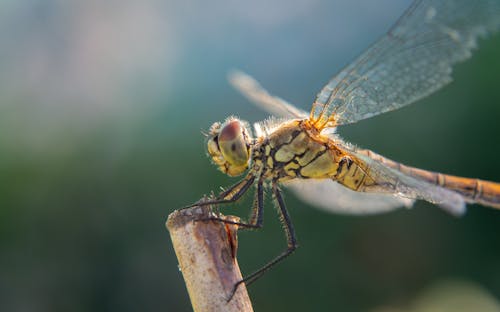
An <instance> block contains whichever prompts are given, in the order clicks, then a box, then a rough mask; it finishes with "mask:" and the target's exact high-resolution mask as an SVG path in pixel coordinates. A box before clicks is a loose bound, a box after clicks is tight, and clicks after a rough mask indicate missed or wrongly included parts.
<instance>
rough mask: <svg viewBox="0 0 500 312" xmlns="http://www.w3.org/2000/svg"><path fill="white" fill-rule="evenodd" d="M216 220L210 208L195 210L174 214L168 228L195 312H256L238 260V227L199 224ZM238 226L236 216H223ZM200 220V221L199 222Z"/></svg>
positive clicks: (194, 208) (220, 223)
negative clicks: (239, 282) (208, 219)
mask: <svg viewBox="0 0 500 312" xmlns="http://www.w3.org/2000/svg"><path fill="white" fill-rule="evenodd" d="M210 217H213V215H212V213H211V212H210V210H209V209H208V208H202V207H193V208H189V209H184V210H179V211H174V212H173V213H171V214H170V215H169V216H168V220H167V224H166V225H167V228H168V230H169V232H170V237H171V238H172V243H173V245H174V249H175V253H176V255H177V259H178V261H179V267H180V270H181V271H182V275H183V276H184V281H185V283H186V287H187V289H188V293H189V297H190V299H191V304H192V306H193V310H194V311H195V312H206V311H244V312H248V311H253V308H252V304H251V302H250V298H249V297H248V293H247V289H246V287H245V284H241V285H239V286H238V288H237V290H236V292H235V294H234V296H233V298H232V299H231V300H230V301H229V302H228V299H229V298H230V296H231V294H232V293H233V290H234V286H235V284H236V283H237V282H238V281H240V280H241V279H242V277H241V273H240V269H239V267H238V261H237V260H236V249H237V244H238V243H237V235H236V232H237V230H238V227H237V226H236V225H232V224H228V223H224V222H221V221H199V220H207V218H210ZM217 217H219V218H224V219H226V220H229V221H233V222H238V221H239V218H238V217H234V216H226V217H224V216H220V215H218V216H217ZM197 220H198V221H197Z"/></svg>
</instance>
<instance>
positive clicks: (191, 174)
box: [0, 0, 500, 311]
mask: <svg viewBox="0 0 500 312" xmlns="http://www.w3.org/2000/svg"><path fill="white" fill-rule="evenodd" d="M408 4H409V1H407V0H406V1H401V0H380V1H369V0H362V1H361V0H360V1H347V0H336V1H326V0H324V1H321V0H313V1H310V0H307V1H305V0H301V1H293V2H290V1H285V0H278V1H273V2H269V1H263V0H258V1H247V2H241V1H231V0H214V1H199V0H188V1H168V0H167V1H159V0H146V1H140V2H139V1H98V0H91V1H62V0H53V1H48V0H47V1H35V0H32V1H14V0H6V1H2V2H1V3H0V42H1V43H0V311H190V310H191V307H190V304H189V299H188V296H187V292H186V289H185V286H184V284H183V281H182V277H181V274H180V272H179V271H178V269H177V262H176V258H175V255H174V252H173V249H172V246H171V243H170V239H169V236H168V233H167V231H166V229H165V227H164V223H165V221H166V218H167V216H168V214H169V213H170V212H171V211H173V210H174V209H176V208H179V207H181V206H183V205H186V204H189V203H192V202H194V201H196V200H197V199H199V198H200V197H201V196H202V195H203V194H208V193H209V192H210V191H212V190H218V188H219V187H220V186H227V185H230V184H232V183H234V182H235V180H234V179H231V178H229V177H226V176H224V175H223V174H221V173H219V172H218V171H217V170H216V168H215V167H214V166H212V165H211V164H210V162H209V160H208V158H207V157H206V155H205V149H204V138H203V136H202V135H201V131H202V130H206V129H207V128H208V127H209V126H210V125H211V123H212V122H214V121H218V120H222V119H224V118H225V117H226V116H227V115H230V114H234V115H237V116H240V117H242V118H244V119H246V120H249V121H250V122H254V121H258V120H261V119H264V118H266V117H267V115H266V113H264V112H262V111H259V110H258V108H256V107H254V106H252V105H251V104H249V103H248V102H247V101H246V100H245V99H244V98H243V97H242V96H241V95H239V94H238V93H237V92H236V91H235V90H233V89H232V88H231V87H230V86H229V85H228V83H227V82H226V73H227V71H228V70H230V69H232V68H240V69H243V70H245V71H247V72H248V73H250V74H251V75H253V76H255V77H256V78H258V79H259V80H260V81H261V82H262V84H263V85H264V86H265V87H266V88H268V89H269V90H271V91H272V92H274V93H275V94H277V95H279V96H281V97H283V98H285V99H287V100H289V101H290V102H292V103H295V104H296V105H297V106H299V107H301V108H303V109H308V108H309V105H310V103H311V101H312V99H313V98H314V95H315V93H316V92H317V91H319V89H320V88H321V87H322V86H323V84H324V83H326V81H327V80H328V79H329V78H330V77H331V76H332V75H333V74H335V73H336V72H337V71H339V70H340V69H341V68H342V67H343V66H345V65H346V64H348V63H349V62H350V61H351V60H352V59H353V58H354V57H355V56H356V55H358V54H359V53H360V52H362V51H363V50H364V49H365V48H366V47H367V46H368V45H369V44H370V43H371V42H373V41H374V40H375V39H376V38H377V37H379V36H381V35H382V34H383V33H384V32H385V31H386V30H387V29H388V28H389V27H390V25H391V24H392V23H393V22H394V21H395V20H396V19H397V17H398V16H399V15H400V14H401V13H402V12H403V11H404V9H405V8H406V7H407V6H408ZM499 51H500V36H499V35H496V36H494V37H491V38H490V39H489V40H482V41H481V42H480V50H479V51H477V53H475V54H474V57H473V58H472V59H471V60H469V61H468V62H466V63H464V64H461V65H459V66H458V67H456V70H455V72H454V78H455V82H454V83H453V84H452V85H450V86H447V87H446V88H444V89H443V90H442V91H440V92H438V93H437V94H435V95H433V96H431V97H429V98H427V99H425V100H423V101H420V103H418V105H413V106H410V107H407V108H404V109H401V110H400V111H397V112H393V113H388V114H385V115H383V116H380V117H377V118H373V119H370V120H366V121H363V122H360V123H359V124H356V125H352V126H348V127H344V128H342V129H340V133H341V134H342V135H344V137H346V138H347V139H348V140H350V141H352V142H355V143H356V144H358V145H360V146H363V147H367V148H371V149H373V150H375V151H377V152H379V153H381V154H383V155H385V156H387V157H390V158H393V159H395V160H399V161H401V162H403V163H406V164H409V165H413V166H417V167H422V168H426V169H431V170H436V171H441V172H446V173H451V174H457V175H463V176H471V177H480V178H483V179H488V180H496V181H499V180H500V164H499V162H498V157H499V156H498V155H500V142H499V139H498V138H499V135H500V126H499V123H498V120H499V118H500V89H499V79H500V76H499V72H500V58H499ZM286 195H287V196H286V197H287V198H286V200H287V203H288V206H289V209H290V213H291V215H292V219H293V221H294V223H295V226H296V231H297V234H298V238H299V243H300V245H301V248H300V249H299V250H298V251H297V252H296V254H295V255H293V256H292V257H290V258H289V259H287V260H286V261H285V262H284V263H283V264H281V265H279V266H278V267H276V268H275V269H273V270H272V271H271V272H269V273H268V274H266V275H265V276H264V277H263V278H262V279H261V280H259V281H258V282H256V283H255V284H253V285H252V286H251V287H250V293H251V297H252V299H253V302H254V308H255V310H256V311H329V310H337V311H430V309H433V308H435V307H436V306H443V305H444V306H446V307H447V308H448V309H449V311H460V309H462V310H463V311H472V310H475V311H498V310H499V309H500V308H499V306H498V297H499V296H500V211H495V210H492V209H487V208H483V207H479V206H470V209H469V212H468V214H467V215H466V216H465V217H464V218H460V219H457V218H454V217H451V216H449V215H447V214H446V213H445V212H443V211H441V210H440V209H438V208H436V207H435V206H432V205H430V204H426V203H422V202H419V203H418V204H417V205H416V206H415V208H414V209H411V210H401V211H396V212H393V213H389V214H384V215H379V216H371V217H353V216H340V215H334V214H328V213H326V212H323V211H320V210H316V209H313V208H311V207H310V206H308V205H306V204H303V203H301V202H299V201H298V200H297V199H296V198H295V197H294V195H293V194H291V193H286ZM267 206H268V207H269V208H268V209H267V210H266V221H265V225H266V227H265V228H264V229H263V230H262V231H259V232H244V233H241V234H240V250H239V262H240V266H241V267H242V270H243V272H244V273H250V272H252V271H253V270H255V269H257V268H258V267H260V266H261V265H262V264H264V263H265V262H266V261H268V260H269V259H270V258H272V257H273V256H275V255H277V254H278V253H279V252H281V250H282V249H283V248H284V247H285V240H284V236H283V234H282V231H281V228H280V226H279V223H278V221H277V218H275V213H274V211H273V209H272V208H270V205H269V203H268V205H267ZM228 209H230V210H229V211H225V212H226V213H228V214H229V213H232V214H236V215H240V216H247V214H248V211H249V209H248V205H246V204H242V205H239V206H236V207H234V206H232V207H231V208H228ZM450 307H451V308H450ZM443 311H448V310H443Z"/></svg>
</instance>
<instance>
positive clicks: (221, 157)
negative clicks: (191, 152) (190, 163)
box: [207, 117, 251, 176]
mask: <svg viewBox="0 0 500 312" xmlns="http://www.w3.org/2000/svg"><path fill="white" fill-rule="evenodd" d="M207 149H208V154H209V155H210V157H211V158H212V161H213V162H214V163H215V164H216V165H217V166H218V167H219V169H220V170H221V171H222V172H224V173H226V174H228V175H230V176H238V175H240V174H242V173H243V172H245V170H247V169H248V166H249V165H250V154H251V138H250V133H249V130H248V127H247V123H246V122H244V121H242V120H239V119H237V118H235V117H229V118H228V119H226V121H225V122H224V123H223V124H221V123H219V122H216V123H214V124H213V125H212V126H211V127H210V133H209V134H208V142H207Z"/></svg>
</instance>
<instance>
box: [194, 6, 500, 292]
mask: <svg viewBox="0 0 500 312" xmlns="http://www.w3.org/2000/svg"><path fill="white" fill-rule="evenodd" d="M499 27H500V1H498V0H491V1H490V0H476V1H470V0H441V1H438V0H419V1H414V2H413V3H412V4H411V5H410V7H409V8H408V9H407V10H406V11H405V13H404V14H403V15H402V16H401V17H400V18H399V19H398V20H397V22H396V23H395V24H394V25H393V26H392V27H391V28H390V30H389V31H388V32H387V33H386V34H385V35H384V36H383V37H382V38H380V39H379V40H378V41H376V42H375V43H374V44H373V45H372V46H371V47H369V48H368V49H367V50H366V51H365V52H364V53H362V54H361V55H360V56H359V57H358V58H357V59H355V61H354V62H353V63H351V64H350V65H348V66H346V67H345V68H344V69H343V70H341V71H340V72H339V73H338V74H337V75H336V76H334V77H333V78H332V79H331V80H330V81H329V82H328V83H327V84H326V85H325V86H324V87H323V88H322V89H321V91H320V92H319V93H318V94H317V96H316V99H315V100H314V102H313V104H312V107H311V110H310V112H309V113H308V112H306V111H303V110H301V109H299V108H297V107H296V106H293V105H292V104H289V103H288V102H286V101H285V100H283V99H281V98H279V97H276V96H274V95H271V94H270V93H269V92H267V91H266V90H265V89H264V88H263V87H262V86H261V85H260V84H259V83H258V82H257V81H256V80H255V79H253V78H252V77H250V76H249V75H246V74H244V73H242V72H233V73H231V74H230V76H229V80H230V82H231V83H232V85H233V86H234V87H235V88H236V89H237V90H239V91H240V92H241V93H242V94H243V95H244V96H246V97H247V98H248V99H249V100H250V102H253V103H254V104H256V105H257V106H259V107H260V108H262V109H264V110H266V111H268V112H269V113H271V114H272V115H273V116H275V117H274V118H270V119H269V120H266V121H263V122H258V123H255V124H254V127H253V128H254V129H253V130H254V131H253V132H252V131H251V128H250V126H249V123H248V122H246V121H244V120H241V119H239V118H236V117H229V118H227V119H226V120H225V121H224V122H222V123H220V122H216V123H214V124H213V125H212V126H211V128H210V130H209V133H208V135H207V136H208V139H207V150H208V154H209V156H210V158H211V160H212V161H213V163H214V164H215V165H216V166H217V167H218V168H219V169H220V170H221V171H222V172H223V173H225V174H227V175H229V176H240V175H244V177H243V178H242V179H241V180H240V181H239V182H237V183H236V184H234V185H233V186H231V187H229V188H227V189H225V190H223V191H222V192H221V193H220V194H219V195H218V196H216V197H215V198H213V199H212V200H205V201H204V202H201V203H200V202H198V203H196V205H213V204H228V203H234V202H236V201H238V200H239V199H241V198H242V196H243V195H244V194H245V193H247V192H248V191H249V190H250V189H251V188H252V187H255V193H254V199H253V205H252V210H251V214H250V218H249V221H248V222H247V223H241V224H240V225H244V226H246V227H250V228H260V227H262V225H263V209H264V191H265V190H270V192H271V193H272V194H273V200H274V202H275V205H276V206H277V208H278V209H277V210H278V214H279V217H280V220H281V222H282V223H283V228H284V231H285V233H286V237H287V248H286V250H285V251H283V252H282V253H281V254H280V255H278V256H277V257H276V258H274V259H273V260H272V261H270V262H269V263H267V264H266V265H265V266H264V267H262V268H261V269H260V270H258V271H256V272H254V273H252V274H251V275H249V276H247V277H245V278H244V279H243V280H242V281H241V282H246V283H247V284H248V283H250V282H252V281H254V280H255V279H256V278H258V277H259V276H261V275H262V274H263V273H264V272H265V271H267V270H268V269H269V268H270V267H272V266H273V265H275V264H276V263H278V262H280V261H281V260H283V259H284V258H286V257H287V256H289V255H290V254H291V253H293V252H294V251H295V249H296V248H297V239H296V234H295V231H294V228H293V224H292V222H291V218H290V215H289V213H288V210H287V208H286V206H285V202H284V199H283V195H282V188H281V187H282V186H284V187H288V188H291V189H292V190H293V191H295V192H296V193H297V195H298V197H299V198H301V199H303V200H304V201H306V202H308V203H311V204H312V205H315V206H319V207H323V208H327V209H329V210H331V211H333V212H340V213H349V214H359V215H362V214H365V215H366V214H375V213H381V212H387V211H390V210H393V209H396V208H399V207H411V206H412V205H413V203H414V202H415V201H416V200H424V201H428V202H431V203H433V204H435V205H437V206H439V207H441V208H443V209H445V210H446V211H448V212H450V213H452V214H454V215H462V214H463V213H464V212H465V209H466V204H474V203H477V204H481V205H484V206H489V207H493V208H500V183H496V182H490V181H484V180H480V179H472V178H464V177H457V176H452V175H448V174H443V173H437V172H431V171H427V170H422V169H418V168H414V167H410V166H407V165H403V164H401V163H399V162H396V161H393V160H390V159H388V158H385V157H383V156H381V155H379V154H377V153H375V152H373V151H370V150H368V149H362V148H359V147H356V146H354V145H352V144H350V143H348V142H346V141H344V140H343V139H342V138H341V137H340V136H339V134H338V133H337V132H336V128H337V127H339V126H343V125H347V124H352V123H355V122H358V121H360V120H363V119H366V118H370V117H374V116H376V115H379V114H382V113H386V112H389V111H393V110H396V109H399V108H401V107H404V106H406V105H409V104H411V103H413V102H416V101H417V100H419V99H422V98H423V97H426V96H428V95H430V94H431V93H433V92H435V91H437V90H438V89H440V88H442V87H443V86H445V85H446V84H448V83H450V82H451V80H452V77H451V73H452V68H453V66H454V65H455V64H457V63H459V62H462V61H464V60H466V59H467V58H469V57H470V56H471V53H472V51H473V50H474V49H475V48H476V47H477V40H478V38H480V37H484V36H486V35H488V34H491V33H493V32H495V31H497V30H498V28H499Z"/></svg>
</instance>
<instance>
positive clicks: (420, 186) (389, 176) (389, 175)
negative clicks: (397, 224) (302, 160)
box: [335, 138, 465, 215]
mask: <svg viewBox="0 0 500 312" xmlns="http://www.w3.org/2000/svg"><path fill="white" fill-rule="evenodd" d="M335 141H336V142H335V144H337V146H338V147H339V148H341V149H343V150H345V151H346V152H347V153H348V154H351V155H353V156H354V157H356V158H357V159H358V160H360V161H362V162H364V163H365V164H366V165H367V168H368V170H367V171H368V172H367V174H368V175H369V176H370V177H371V178H372V179H373V180H375V181H376V182H377V183H379V185H378V186H377V187H376V188H374V189H372V190H371V191H373V192H382V193H391V194H397V195H398V196H401V197H405V198H411V199H421V200H425V201H428V202H431V203H433V204H436V205H438V206H440V207H441V208H443V209H444V210H446V211H448V212H449V213H451V214H453V215H462V214H463V213H465V200H464V198H463V197H462V196H461V195H460V194H458V193H455V192H453V191H450V190H447V189H445V188H442V187H440V186H437V185H434V184H431V183H429V182H426V181H423V180H420V179H417V178H415V177H411V176H409V175H406V174H404V173H402V172H400V171H398V170H396V169H393V168H390V167H388V166H386V165H384V164H383V163H381V162H379V161H377V160H375V159H373V158H370V156H369V155H367V154H366V153H363V152H362V150H359V152H358V150H357V148H355V147H354V146H351V145H349V144H347V143H344V142H342V141H341V139H339V138H335ZM382 185H383V186H382Z"/></svg>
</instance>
